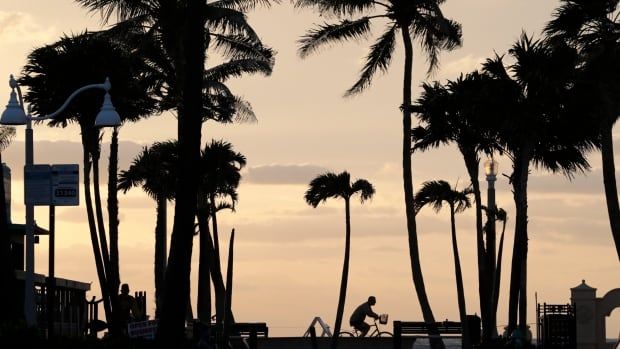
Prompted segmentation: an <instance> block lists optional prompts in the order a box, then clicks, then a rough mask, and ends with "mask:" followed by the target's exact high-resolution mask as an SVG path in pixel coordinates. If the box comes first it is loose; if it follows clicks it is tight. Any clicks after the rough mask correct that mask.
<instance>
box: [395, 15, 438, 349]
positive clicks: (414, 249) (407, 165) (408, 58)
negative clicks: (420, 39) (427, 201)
mask: <svg viewBox="0 0 620 349" xmlns="http://www.w3.org/2000/svg"><path fill="white" fill-rule="evenodd" d="M400 27H401V33H402V36H403V43H404V46H405V68H404V78H403V104H402V105H405V106H407V105H411V83H412V70H413V45H412V42H411V36H410V35H409V31H408V28H409V26H408V23H404V24H403V23H401V24H400ZM402 150H403V186H404V194H405V213H406V217H407V233H408V238H409V258H410V260H411V274H412V278H413V284H414V287H415V290H416V293H417V295H418V301H419V302H420V308H421V309H422V316H423V317H424V321H425V322H426V323H427V324H434V323H435V317H434V316H433V311H432V310H431V306H430V303H429V301H428V296H427V295H426V288H425V286H424V277H423V275H422V268H421V266H420V251H419V249H418V232H417V227H416V221H415V209H414V201H413V176H412V170H411V112H410V111H409V110H408V109H407V108H403V149H402ZM430 332H431V333H430V334H433V335H435V334H437V333H436V331H433V330H432V327H431V331H430ZM431 348H432V349H444V348H445V345H444V344H443V340H441V339H440V338H439V339H432V340H431Z"/></svg>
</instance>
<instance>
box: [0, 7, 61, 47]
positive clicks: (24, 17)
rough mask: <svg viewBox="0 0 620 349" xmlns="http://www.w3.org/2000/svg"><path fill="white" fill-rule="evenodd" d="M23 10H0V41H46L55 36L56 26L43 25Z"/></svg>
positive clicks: (12, 42) (29, 42)
mask: <svg viewBox="0 0 620 349" xmlns="http://www.w3.org/2000/svg"><path fill="white" fill-rule="evenodd" d="M39 22H40V21H38V20H37V19H36V18H35V17H34V16H32V15H31V14H28V13H24V12H4V11H0V42H2V43H5V44H14V43H28V44H32V42H38V43H41V42H46V41H49V40H51V39H52V38H54V37H55V36H56V28H54V27H43V26H41V25H40V24H39Z"/></svg>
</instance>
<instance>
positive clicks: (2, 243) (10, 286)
mask: <svg viewBox="0 0 620 349" xmlns="http://www.w3.org/2000/svg"><path fill="white" fill-rule="evenodd" d="M13 137H15V128H14V127H7V126H0V178H2V185H0V231H1V232H2V233H0V268H1V269H0V278H1V279H2V280H3V281H4V283H5V285H6V286H4V287H1V288H0V302H2V303H1V304H2V305H1V306H2V309H4V310H3V311H2V314H1V315H0V324H3V325H4V324H8V322H10V321H15V319H17V318H19V315H18V314H19V309H17V308H18V307H17V306H16V304H15V303H17V302H15V301H14V299H15V295H17V293H18V291H17V289H18V287H17V283H16V279H15V266H14V265H13V260H12V258H11V247H10V245H11V243H10V240H9V223H10V222H9V220H10V219H9V218H10V217H9V212H8V209H7V202H6V193H5V190H4V165H3V163H2V152H3V151H4V150H5V149H6V148H7V147H8V146H9V144H11V141H12V140H13Z"/></svg>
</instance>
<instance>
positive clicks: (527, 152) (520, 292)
mask: <svg viewBox="0 0 620 349" xmlns="http://www.w3.org/2000/svg"><path fill="white" fill-rule="evenodd" d="M509 54H510V55H511V56H512V57H513V58H514V59H515V63H514V64H512V65H510V66H509V67H508V68H506V67H505V66H504V64H503V61H502V57H499V56H498V57H495V58H494V59H489V60H487V62H486V63H485V64H484V71H485V72H486V73H487V74H489V75H490V76H491V77H492V78H493V79H495V80H496V81H497V82H499V84H498V85H496V91H495V92H496V93H495V96H494V97H493V99H494V100H495V103H498V104H497V105H499V106H503V107H502V109H498V112H499V113H500V114H501V115H503V116H504V117H503V118H501V119H500V118H496V119H494V120H491V119H490V120H489V122H491V123H493V124H492V125H491V127H492V128H495V129H497V130H498V131H499V133H498V140H499V142H500V144H501V145H502V148H503V151H504V154H505V155H506V156H507V157H508V158H510V160H511V161H512V164H513V172H512V174H511V176H510V182H511V184H512V188H513V197H514V201H515V208H516V219H515V237H514V244H513V246H514V250H513V255H512V268H511V281H510V296H509V307H508V331H509V333H510V332H512V331H513V330H514V329H515V328H516V326H517V310H518V311H519V327H520V330H521V333H525V331H526V326H527V294H526V290H527V287H526V286H527V241H528V230H527V223H528V216H527V182H528V176H529V172H530V164H534V165H535V166H537V167H541V168H545V169H548V170H550V171H553V172H562V173H563V174H565V175H566V176H568V177H571V176H572V174H573V173H575V172H577V171H584V170H585V169H587V168H588V167H589V164H588V162H587V160H586V158H585V155H584V153H585V151H588V150H589V149H590V148H591V145H592V144H591V142H589V141H588V140H587V139H585V140H584V139H578V138H574V133H572V132H571V130H570V129H571V128H572V125H571V122H570V121H571V120H570V119H567V118H566V117H565V116H566V113H565V112H564V110H565V108H566V107H567V105H569V101H568V99H569V98H568V96H569V94H568V90H569V88H570V87H571V86H572V81H574V74H575V70H574V67H575V63H576V59H577V55H576V52H575V51H574V50H572V49H571V48H569V47H567V46H566V45H561V44H559V43H557V42H553V45H552V42H551V41H549V40H533V39H532V38H530V37H528V36H527V35H526V34H525V33H523V34H522V35H521V38H520V39H519V41H518V42H517V43H515V44H514V45H513V46H512V48H511V49H510V50H509ZM502 85H503V86H502Z"/></svg>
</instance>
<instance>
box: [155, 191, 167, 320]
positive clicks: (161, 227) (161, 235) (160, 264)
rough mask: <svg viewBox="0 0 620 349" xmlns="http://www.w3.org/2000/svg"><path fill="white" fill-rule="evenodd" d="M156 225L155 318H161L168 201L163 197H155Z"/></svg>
mask: <svg viewBox="0 0 620 349" xmlns="http://www.w3.org/2000/svg"><path fill="white" fill-rule="evenodd" d="M156 200H157V223H155V271H154V272H155V318H156V319H159V318H160V316H161V306H162V298H163V294H164V289H165V284H164V278H165V275H166V257H167V254H168V246H167V245H168V244H167V240H168V234H167V231H168V228H167V225H168V224H167V215H168V200H167V199H166V197H165V196H163V195H159V196H158V197H157V199H156Z"/></svg>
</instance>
